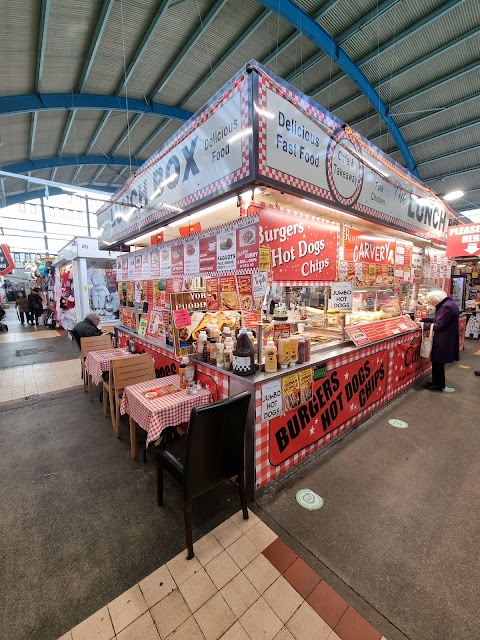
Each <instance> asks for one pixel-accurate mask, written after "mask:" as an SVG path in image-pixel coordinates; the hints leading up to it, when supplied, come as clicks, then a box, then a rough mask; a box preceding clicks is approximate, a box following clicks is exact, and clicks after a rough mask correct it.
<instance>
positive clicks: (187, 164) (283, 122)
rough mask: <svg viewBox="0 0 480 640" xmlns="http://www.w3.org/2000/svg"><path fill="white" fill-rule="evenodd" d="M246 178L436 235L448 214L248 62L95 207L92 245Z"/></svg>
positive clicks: (234, 188)
mask: <svg viewBox="0 0 480 640" xmlns="http://www.w3.org/2000/svg"><path fill="white" fill-rule="evenodd" d="M250 183H252V184H253V183H256V184H265V185H271V186H274V187H276V188H278V189H280V190H282V191H288V192H290V193H292V194H295V195H299V196H300V197H308V198H309V199H311V200H313V201H316V202H318V203H321V204H323V205H326V206H330V207H334V208H335V209H337V210H341V211H345V212H348V213H351V214H354V215H355V216H357V217H359V218H364V219H367V220H370V221H374V222H378V223H379V224H382V225H385V226H390V227H393V228H395V229H398V230H401V231H405V232H407V233H410V234H413V235H415V236H418V237H421V238H423V239H427V240H428V239H431V240H436V241H437V242H442V243H443V242H445V240H446V233H447V228H448V222H449V217H450V216H451V215H452V216H454V213H453V211H452V210H450V209H449V208H448V205H446V204H445V203H444V202H443V201H442V200H441V199H439V198H438V197H437V196H436V195H435V194H434V193H433V192H432V191H431V190H430V189H428V187H426V186H425V185H423V184H422V183H421V182H419V181H418V179H417V178H415V177H414V176H413V175H412V174H410V173H409V172H408V171H407V170H406V169H404V168H403V167H401V166H400V165H398V164H397V163H396V162H395V161H394V160H392V159H391V158H389V157H388V156H386V155H385V154H384V153H382V152H381V151H380V150H379V149H378V148H377V147H375V146H374V145H373V144H371V143H370V142H369V141H368V140H366V139H365V138H363V137H362V136H361V135H360V134H358V133H357V132H355V131H354V130H353V129H351V128H350V127H349V126H348V125H346V124H345V123H343V122H342V121H341V120H339V119H338V118H335V116H333V115H332V114H330V113H329V112H328V111H326V110H325V109H323V108H322V107H321V106H320V105H318V104H316V103H315V102H314V101H313V100H311V99H310V98H309V97H308V96H306V95H304V94H302V93H301V92H299V91H297V90H296V89H295V88H294V87H292V86H291V85H289V84H288V83H286V82H285V81H283V80H281V79H279V78H277V77H276V76H275V75H274V74H272V73H270V72H269V71H268V70H267V69H265V68H264V67H262V65H260V64H259V63H258V62H256V61H252V62H250V63H248V64H247V65H246V66H245V67H244V68H243V69H241V70H240V71H239V72H238V73H237V74H236V76H235V77H234V78H232V80H231V81H230V82H228V83H227V84H226V85H225V86H224V87H223V88H222V89H221V90H220V91H219V92H218V93H217V94H216V95H215V96H214V97H213V98H212V99H211V100H210V101H209V102H208V103H207V104H206V105H204V106H203V107H202V108H201V109H200V110H199V111H198V112H197V113H196V114H195V115H194V116H193V117H192V118H191V119H190V120H188V121H187V122H186V123H185V125H184V126H183V127H182V128H181V129H180V130H179V131H178V132H177V133H176V134H175V135H174V136H173V137H172V138H171V139H170V140H168V141H167V142H166V143H165V145H164V146H163V147H162V148H161V149H160V150H159V151H158V152H157V153H155V154H154V155H153V156H152V157H151V158H150V159H149V160H147V162H145V164H144V165H143V166H142V167H140V168H139V169H138V171H137V172H136V173H135V174H134V175H133V176H132V177H131V178H130V180H128V182H127V183H126V184H125V185H124V186H123V187H122V188H121V189H120V190H119V191H118V192H117V193H115V194H114V196H113V198H112V201H111V202H109V203H108V204H106V205H104V206H103V207H102V208H101V209H99V211H98V212H97V213H98V226H99V243H100V247H101V248H112V247H116V246H118V245H119V244H120V243H122V242H124V241H127V240H131V239H132V238H134V237H136V236H138V235H139V234H142V233H148V232H149V231H153V230H154V229H155V228H158V227H159V226H162V225H164V224H168V223H170V222H172V221H174V220H177V219H179V218H182V217H185V215H186V214H187V213H193V212H194V211H195V210H198V209H200V208H201V207H202V206H203V205H205V203H207V202H209V203H210V202H212V201H213V200H215V199H219V198H221V197H222V196H224V195H225V194H227V193H229V192H234V193H240V192H241V189H242V188H243V190H245V185H247V184H250Z"/></svg>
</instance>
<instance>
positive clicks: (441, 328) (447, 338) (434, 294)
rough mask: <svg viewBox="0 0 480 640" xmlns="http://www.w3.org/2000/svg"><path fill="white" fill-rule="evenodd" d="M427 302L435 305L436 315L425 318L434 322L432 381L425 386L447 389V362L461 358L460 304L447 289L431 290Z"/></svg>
mask: <svg viewBox="0 0 480 640" xmlns="http://www.w3.org/2000/svg"><path fill="white" fill-rule="evenodd" d="M425 299H426V302H427V304H429V305H430V306H432V307H435V317H434V318H427V319H425V320H423V322H424V323H425V324H426V325H428V326H429V325H430V324H431V323H432V322H433V346H432V354H431V356H430V360H431V361H432V381H431V382H427V383H426V385H425V387H426V388H427V389H430V390H431V391H443V389H445V363H446V362H454V361H455V360H459V359H460V354H459V348H458V314H459V310H458V306H457V304H456V303H455V302H454V300H452V298H450V296H449V295H448V294H447V293H445V291H430V293H427V295H426V296H425Z"/></svg>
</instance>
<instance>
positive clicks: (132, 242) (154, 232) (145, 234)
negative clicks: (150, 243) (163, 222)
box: [125, 227, 165, 245]
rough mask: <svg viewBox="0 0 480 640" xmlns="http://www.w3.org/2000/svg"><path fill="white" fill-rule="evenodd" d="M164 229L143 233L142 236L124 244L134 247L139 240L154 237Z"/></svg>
mask: <svg viewBox="0 0 480 640" xmlns="http://www.w3.org/2000/svg"><path fill="white" fill-rule="evenodd" d="M164 229H165V227H160V229H155V231H149V232H148V233H144V234H143V236H138V237H137V238H134V239H133V240H128V242H126V243H125V244H128V245H134V244H136V243H137V242H140V240H145V239H146V238H150V237H151V236H154V235H155V234H156V233H160V231H163V230H164Z"/></svg>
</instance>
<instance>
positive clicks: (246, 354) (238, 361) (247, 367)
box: [232, 328, 255, 376]
mask: <svg viewBox="0 0 480 640" xmlns="http://www.w3.org/2000/svg"><path fill="white" fill-rule="evenodd" d="M232 371H233V372H234V373H236V374H237V375H239V376H249V375H251V374H252V373H254V371H255V351H254V348H253V345H252V343H251V342H250V339H249V337H248V334H247V330H246V329H245V328H244V329H240V331H239V333H238V338H237V345H236V347H235V349H234V351H233V363H232Z"/></svg>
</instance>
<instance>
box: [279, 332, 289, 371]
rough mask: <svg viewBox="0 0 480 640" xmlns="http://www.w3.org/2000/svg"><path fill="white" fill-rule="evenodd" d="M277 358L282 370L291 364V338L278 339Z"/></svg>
mask: <svg viewBox="0 0 480 640" xmlns="http://www.w3.org/2000/svg"><path fill="white" fill-rule="evenodd" d="M277 358H278V364H279V365H280V369H286V368H287V367H288V365H289V364H290V338H279V339H278V355H277Z"/></svg>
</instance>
